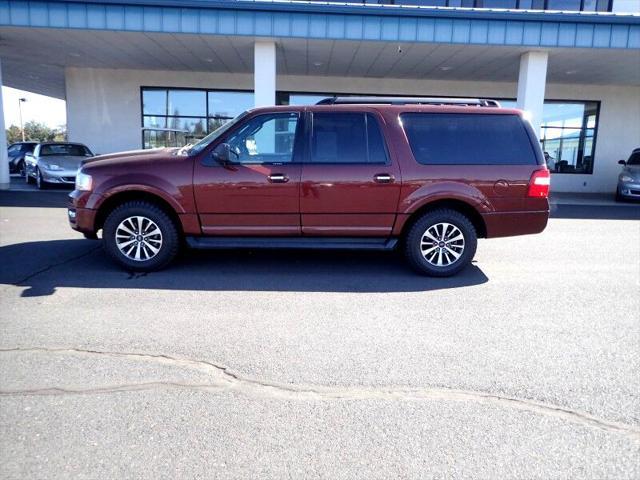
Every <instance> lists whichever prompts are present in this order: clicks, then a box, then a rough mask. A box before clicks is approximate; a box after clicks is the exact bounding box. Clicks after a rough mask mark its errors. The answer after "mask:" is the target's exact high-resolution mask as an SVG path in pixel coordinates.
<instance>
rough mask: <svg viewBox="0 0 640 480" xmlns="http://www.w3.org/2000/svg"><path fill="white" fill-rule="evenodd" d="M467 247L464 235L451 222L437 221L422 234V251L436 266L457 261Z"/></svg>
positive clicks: (446, 265) (428, 260)
mask: <svg viewBox="0 0 640 480" xmlns="http://www.w3.org/2000/svg"><path fill="white" fill-rule="evenodd" d="M464 248H465V240H464V235H463V234H462V232H461V231H460V229H459V228H458V227H456V226H455V225H453V224H451V223H445V222H441V223H436V224H433V225H431V226H429V228H427V230H426V231H425V232H424V233H423V234H422V239H421V240H420V252H421V253H422V256H423V257H424V259H425V260H426V261H427V262H429V263H430V264H431V265H434V266H436V267H448V266H449V265H453V264H454V263H456V262H457V261H458V260H459V259H460V257H461V256H462V253H463V252H464Z"/></svg>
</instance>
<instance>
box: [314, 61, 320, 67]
mask: <svg viewBox="0 0 640 480" xmlns="http://www.w3.org/2000/svg"><path fill="white" fill-rule="evenodd" d="M313 65H314V66H315V67H321V66H322V62H313Z"/></svg>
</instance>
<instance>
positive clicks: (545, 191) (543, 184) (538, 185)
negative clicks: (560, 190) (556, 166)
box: [527, 168, 551, 198]
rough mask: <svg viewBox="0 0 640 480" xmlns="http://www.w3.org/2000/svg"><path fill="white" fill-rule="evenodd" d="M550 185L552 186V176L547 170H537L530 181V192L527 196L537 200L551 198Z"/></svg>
mask: <svg viewBox="0 0 640 480" xmlns="http://www.w3.org/2000/svg"><path fill="white" fill-rule="evenodd" d="M549 185H551V174H550V173H549V170H547V169H546V168H545V169H543V170H536V171H535V172H533V174H532V175H531V180H529V191H528V192H527V196H529V197H537V198H547V197H548V196H549Z"/></svg>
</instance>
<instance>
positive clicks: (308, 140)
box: [303, 110, 391, 167]
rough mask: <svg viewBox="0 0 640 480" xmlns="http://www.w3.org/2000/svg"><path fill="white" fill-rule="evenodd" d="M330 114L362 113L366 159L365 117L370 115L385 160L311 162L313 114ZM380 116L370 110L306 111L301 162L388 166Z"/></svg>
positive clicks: (389, 157) (387, 147)
mask: <svg viewBox="0 0 640 480" xmlns="http://www.w3.org/2000/svg"><path fill="white" fill-rule="evenodd" d="M324 113H327V114H332V115H340V114H354V113H355V114H360V115H364V117H365V135H366V136H367V159H368V157H369V147H368V143H369V139H368V135H369V129H368V128H367V127H368V124H367V120H366V119H367V118H368V117H371V118H372V119H373V120H374V121H375V122H376V125H377V126H378V132H379V133H380V138H381V139H382V145H383V148H384V155H385V162H384V163H383V162H312V161H311V154H312V152H311V148H312V145H313V116H314V114H324ZM381 120H382V119H381V117H380V114H379V113H378V112H371V111H369V110H340V111H337V112H329V111H327V112H323V111H319V110H316V111H308V112H307V121H306V122H305V124H306V131H305V135H304V138H305V151H304V156H303V163H304V164H305V165H317V166H321V165H330V166H339V165H344V166H356V165H358V166H360V165H361V166H383V167H384V166H390V165H391V155H390V154H389V146H388V142H387V138H386V135H385V129H384V128H383V122H382V121H381Z"/></svg>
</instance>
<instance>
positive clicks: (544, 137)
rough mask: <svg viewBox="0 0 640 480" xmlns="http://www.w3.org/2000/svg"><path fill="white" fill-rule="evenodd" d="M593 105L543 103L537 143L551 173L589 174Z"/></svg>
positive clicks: (595, 113)
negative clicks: (538, 142)
mask: <svg viewBox="0 0 640 480" xmlns="http://www.w3.org/2000/svg"><path fill="white" fill-rule="evenodd" d="M597 116H598V103H597V102H545V105H544V112H543V119H542V126H541V129H540V143H541V145H542V149H543V151H544V152H545V158H546V159H547V164H548V166H549V169H550V170H551V171H552V172H555V173H587V174H590V173H593V154H594V152H593V149H594V144H595V134H596V127H597V122H598V119H597Z"/></svg>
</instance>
